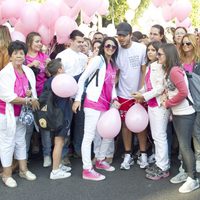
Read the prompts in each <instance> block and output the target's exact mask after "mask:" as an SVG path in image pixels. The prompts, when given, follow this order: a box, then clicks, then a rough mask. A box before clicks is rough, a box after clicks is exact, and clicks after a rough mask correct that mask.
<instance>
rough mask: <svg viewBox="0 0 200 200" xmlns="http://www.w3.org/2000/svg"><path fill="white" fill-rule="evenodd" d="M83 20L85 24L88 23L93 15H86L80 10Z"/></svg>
mask: <svg viewBox="0 0 200 200" xmlns="http://www.w3.org/2000/svg"><path fill="white" fill-rule="evenodd" d="M82 17H83V21H84V23H85V24H89V23H90V22H91V21H92V18H93V16H91V17H88V16H87V14H85V13H84V12H82Z"/></svg>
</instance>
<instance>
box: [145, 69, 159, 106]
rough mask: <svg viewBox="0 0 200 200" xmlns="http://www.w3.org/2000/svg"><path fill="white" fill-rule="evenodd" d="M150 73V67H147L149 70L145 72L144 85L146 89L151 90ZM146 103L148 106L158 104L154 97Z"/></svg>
mask: <svg viewBox="0 0 200 200" xmlns="http://www.w3.org/2000/svg"><path fill="white" fill-rule="evenodd" d="M150 75H151V68H150V67H149V71H148V72H147V74H146V76H145V85H146V87H147V91H151V90H152V89H153V87H152V84H151V80H150ZM147 104H148V106H150V107H156V106H158V103H157V101H156V97H154V98H152V99H150V100H149V101H148V102H147Z"/></svg>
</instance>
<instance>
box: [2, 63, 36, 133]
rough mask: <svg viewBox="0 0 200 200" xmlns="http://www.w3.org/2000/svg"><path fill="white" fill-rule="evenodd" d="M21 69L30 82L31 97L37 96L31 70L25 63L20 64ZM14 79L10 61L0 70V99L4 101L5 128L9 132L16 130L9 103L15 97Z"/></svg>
mask: <svg viewBox="0 0 200 200" xmlns="http://www.w3.org/2000/svg"><path fill="white" fill-rule="evenodd" d="M22 69H23V71H24V73H25V74H26V77H27V79H28V80H29V82H30V85H31V88H32V89H31V91H32V95H33V97H34V98H37V93H36V89H35V85H36V81H35V75H34V73H33V71H32V70H31V69H30V68H29V67H27V66H25V65H23V66H22ZM15 81H16V76H15V72H14V67H13V65H12V63H11V62H10V63H8V64H7V65H6V66H5V67H4V68H3V69H2V70H1V71H0V99H1V100H2V101H4V102H6V110H5V113H6V118H7V129H8V130H9V132H12V133H13V132H15V130H16V122H15V116H14V107H13V104H11V103H10V102H11V101H13V100H14V99H15V98H16V97H17V94H15V92H14V87H15Z"/></svg>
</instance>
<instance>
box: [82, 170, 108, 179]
mask: <svg viewBox="0 0 200 200" xmlns="http://www.w3.org/2000/svg"><path fill="white" fill-rule="evenodd" d="M82 177H83V179H86V180H91V181H101V180H104V179H105V178H106V177H105V176H104V175H102V174H99V173H98V172H96V171H95V170H94V169H84V170H83V172H82Z"/></svg>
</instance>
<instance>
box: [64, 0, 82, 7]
mask: <svg viewBox="0 0 200 200" xmlns="http://www.w3.org/2000/svg"><path fill="white" fill-rule="evenodd" d="M63 1H64V2H65V3H66V4H67V5H68V6H69V7H71V8H72V7H74V6H75V5H76V3H77V2H78V1H79V0H63Z"/></svg>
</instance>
